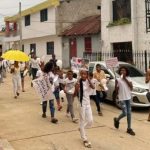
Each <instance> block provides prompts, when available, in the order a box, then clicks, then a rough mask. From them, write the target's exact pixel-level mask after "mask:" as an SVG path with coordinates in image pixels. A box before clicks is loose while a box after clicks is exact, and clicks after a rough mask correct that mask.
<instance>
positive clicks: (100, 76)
mask: <svg viewBox="0 0 150 150" xmlns="http://www.w3.org/2000/svg"><path fill="white" fill-rule="evenodd" d="M93 77H94V78H95V79H97V81H98V82H97V85H96V95H97V99H98V100H99V103H102V102H103V101H104V100H105V98H106V92H105V88H104V86H103V84H102V80H104V79H105V80H106V75H105V72H104V71H103V70H101V65H100V64H97V65H96V71H95V72H94V73H93ZM99 115H100V116H102V115H103V114H102V111H100V112H99Z"/></svg>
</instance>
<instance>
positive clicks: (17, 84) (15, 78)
mask: <svg viewBox="0 0 150 150" xmlns="http://www.w3.org/2000/svg"><path fill="white" fill-rule="evenodd" d="M10 72H11V73H12V82H13V91H14V98H17V96H19V91H20V88H21V76H20V67H19V62H18V61H15V62H14V65H12V66H11V71H10Z"/></svg>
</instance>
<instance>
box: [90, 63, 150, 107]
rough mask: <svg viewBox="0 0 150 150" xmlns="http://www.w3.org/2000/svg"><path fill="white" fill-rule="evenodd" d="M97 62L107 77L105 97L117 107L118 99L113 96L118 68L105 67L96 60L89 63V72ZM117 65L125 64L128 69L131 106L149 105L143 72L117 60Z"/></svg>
mask: <svg viewBox="0 0 150 150" xmlns="http://www.w3.org/2000/svg"><path fill="white" fill-rule="evenodd" d="M97 64H100V65H101V68H102V70H104V72H105V73H106V76H107V77H108V78H109V82H108V85H107V86H108V91H107V99H108V100H110V101H113V102H114V103H115V104H116V105H117V106H118V107H120V104H119V102H118V100H117V99H116V98H115V97H116V96H115V78H116V77H119V75H118V69H119V68H115V69H114V70H111V69H107V67H106V63H105V62H102V61H97V62H90V63H89V72H93V71H95V69H96V65H97ZM119 66H126V67H127V68H128V69H129V71H130V77H131V80H132V83H133V91H132V102H131V105H132V107H150V99H148V96H147V92H148V89H149V86H148V84H146V83H145V74H144V73H143V72H142V71H140V70H139V69H137V68H136V67H135V66H133V65H131V64H128V63H125V62H119Z"/></svg>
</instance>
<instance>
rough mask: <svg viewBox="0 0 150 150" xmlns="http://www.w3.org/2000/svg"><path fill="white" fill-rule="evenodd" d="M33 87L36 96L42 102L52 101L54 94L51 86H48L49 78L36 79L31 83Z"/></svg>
mask: <svg viewBox="0 0 150 150" xmlns="http://www.w3.org/2000/svg"><path fill="white" fill-rule="evenodd" d="M32 83H33V87H34V88H35V90H36V92H37V93H38V95H39V96H40V97H41V98H42V100H43V101H48V100H51V99H54V94H53V92H52V86H51V84H50V81H49V78H48V77H47V76H42V77H40V78H38V79H35V80H33V81H32Z"/></svg>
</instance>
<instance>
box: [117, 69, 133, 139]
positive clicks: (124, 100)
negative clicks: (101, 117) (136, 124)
mask: <svg viewBox="0 0 150 150" xmlns="http://www.w3.org/2000/svg"><path fill="white" fill-rule="evenodd" d="M119 75H120V78H118V79H116V84H115V91H116V95H118V99H119V101H120V104H121V108H122V113H121V114H120V115H119V116H118V117H117V118H114V126H115V128H117V129H118V128H119V123H120V120H121V119H122V118H124V117H126V116H127V123H128V127H127V133H128V134H130V135H133V136H134V135H135V132H134V131H133V130H132V128H131V91H132V89H133V85H132V82H131V79H130V77H129V70H128V69H127V68H126V67H124V66H122V67H120V69H119Z"/></svg>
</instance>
